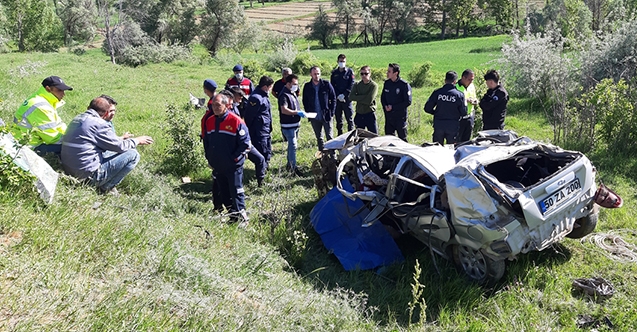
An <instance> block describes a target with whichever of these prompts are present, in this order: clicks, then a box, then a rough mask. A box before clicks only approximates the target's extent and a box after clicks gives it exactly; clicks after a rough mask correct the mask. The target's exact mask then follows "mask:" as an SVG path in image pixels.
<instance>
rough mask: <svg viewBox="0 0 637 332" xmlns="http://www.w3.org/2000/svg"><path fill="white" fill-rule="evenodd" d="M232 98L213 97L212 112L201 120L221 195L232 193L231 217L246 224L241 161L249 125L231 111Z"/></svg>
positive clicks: (221, 95)
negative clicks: (204, 119)
mask: <svg viewBox="0 0 637 332" xmlns="http://www.w3.org/2000/svg"><path fill="white" fill-rule="evenodd" d="M231 108H232V99H231V98H229V97H228V96H226V95H225V94H217V95H216V96H214V98H213V102H212V110H213V112H214V116H211V117H209V118H208V119H207V120H206V122H205V124H204V139H203V143H204V150H205V154H206V159H207V160H208V164H209V165H210V167H212V169H213V174H214V176H215V179H216V181H218V182H219V188H220V190H221V194H222V195H224V196H225V195H228V196H230V197H231V207H230V211H229V212H230V217H231V220H233V221H240V222H241V224H240V226H241V227H245V226H246V225H247V222H248V216H247V214H246V211H245V193H244V189H243V163H244V161H245V155H246V153H247V151H248V150H249V149H250V135H249V134H248V128H247V127H246V125H245V123H244V122H243V120H241V118H240V117H238V116H237V115H235V114H234V113H232V112H230V111H229V110H230V109H231Z"/></svg>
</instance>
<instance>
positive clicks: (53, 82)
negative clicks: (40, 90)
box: [42, 76, 73, 90]
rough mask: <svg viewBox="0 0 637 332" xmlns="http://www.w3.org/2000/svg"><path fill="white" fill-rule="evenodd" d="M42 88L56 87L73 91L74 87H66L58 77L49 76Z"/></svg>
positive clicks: (43, 82)
mask: <svg viewBox="0 0 637 332" xmlns="http://www.w3.org/2000/svg"><path fill="white" fill-rule="evenodd" d="M42 86H54V87H56V88H58V89H60V90H73V88H72V87H70V86H68V85H66V84H65V83H64V81H62V79H61V78H59V77H57V76H49V77H47V78H45V79H44V81H42Z"/></svg>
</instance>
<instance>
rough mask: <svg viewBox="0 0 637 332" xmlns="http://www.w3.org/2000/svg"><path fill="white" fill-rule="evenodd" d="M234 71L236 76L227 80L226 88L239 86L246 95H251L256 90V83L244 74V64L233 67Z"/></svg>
mask: <svg viewBox="0 0 637 332" xmlns="http://www.w3.org/2000/svg"><path fill="white" fill-rule="evenodd" d="M232 71H233V72H234V76H232V77H230V78H229V79H228V80H227V81H226V90H230V89H231V88H234V87H237V88H239V89H241V90H243V93H244V94H245V95H246V96H249V95H250V94H251V93H252V91H253V90H254V85H253V84H252V81H250V79H248V78H246V77H244V76H243V66H242V65H236V66H234V67H233V68H232Z"/></svg>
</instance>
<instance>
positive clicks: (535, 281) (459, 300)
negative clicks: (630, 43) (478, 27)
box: [0, 37, 637, 331]
mask: <svg viewBox="0 0 637 332" xmlns="http://www.w3.org/2000/svg"><path fill="white" fill-rule="evenodd" d="M503 40H505V37H492V38H485V39H484V40H482V41H481V40H479V39H471V40H464V41H463V40H452V41H446V42H435V43H430V44H412V45H400V46H382V47H379V48H367V49H351V50H345V53H346V54H347V56H348V61H349V62H350V64H356V65H360V64H363V63H370V64H372V65H373V66H379V67H381V66H384V65H386V62H389V61H395V62H398V63H401V65H403V68H406V69H407V70H408V69H409V68H410V66H412V65H413V64H415V63H420V62H421V61H425V60H428V61H432V62H433V63H434V68H435V71H436V72H438V73H442V72H444V71H446V70H448V69H455V70H457V71H461V70H462V69H464V68H465V67H470V68H474V67H480V68H482V66H483V64H485V63H486V62H488V61H489V60H490V59H493V58H494V57H495V56H496V54H495V53H494V54H491V53H484V52H482V53H480V52H473V53H469V51H471V50H472V49H480V48H486V49H491V48H493V47H494V46H493V45H496V44H498V43H501V42H502V41H503ZM461 45H465V46H461ZM410 50H412V51H410ZM458 50H464V51H461V52H467V53H466V55H467V56H466V57H462V56H458V53H456V52H460V51H458ZM445 51H446V52H448V56H446V57H445V56H444V52H445ZM339 52H341V51H338V50H333V51H332V50H330V51H316V52H315V54H317V55H318V56H319V57H320V58H324V59H329V60H331V61H332V60H333V61H335V57H336V54H338V53H339ZM391 54H393V56H391ZM462 54H465V53H462ZM420 55H424V56H422V57H421V56H420ZM232 61H234V58H233V60H232ZM231 66H232V65H230V66H228V64H222V65H221V66H220V65H219V64H217V63H216V62H212V61H197V62H193V63H189V62H181V63H178V64H168V65H167V64H163V65H149V66H145V67H140V68H136V69H132V68H126V67H121V66H113V65H112V64H110V63H109V62H108V59H107V58H106V57H105V56H104V55H102V54H101V53H100V52H99V51H98V50H90V51H89V52H87V53H86V54H85V55H83V56H76V55H73V54H66V53H61V54H2V55H0V73H1V75H0V99H1V100H2V101H0V117H2V118H3V119H4V120H5V121H6V120H10V119H11V117H12V114H13V112H14V110H15V109H16V108H17V106H18V105H19V104H20V103H21V102H22V101H23V100H24V98H25V97H26V96H27V95H28V94H30V93H31V92H33V91H35V90H36V89H37V88H38V85H39V84H40V82H41V80H42V78H43V77H45V76H48V75H59V76H61V77H62V78H64V79H65V81H66V82H67V83H68V84H70V85H72V86H73V87H74V90H73V91H70V92H69V93H68V94H67V97H66V98H65V99H66V101H67V105H66V106H64V108H63V109H62V111H61V116H62V118H63V119H64V120H66V121H67V122H69V121H70V119H71V118H72V117H73V116H75V115H76V114H79V113H81V112H82V111H83V110H84V109H86V107H87V105H88V103H89V101H90V99H91V98H94V97H96V96H98V95H100V94H102V93H106V94H109V95H111V96H113V97H114V98H115V99H117V100H118V102H119V105H118V113H117V115H116V118H115V120H114V121H115V124H116V128H117V130H118V132H124V131H129V132H132V133H134V134H137V135H142V134H149V135H151V136H153V138H155V142H156V143H155V144H153V145H150V146H144V147H140V152H141V154H142V160H141V163H140V164H139V165H138V167H137V169H135V170H134V171H133V172H132V173H131V174H130V175H129V177H127V178H126V179H125V181H124V182H123V183H122V185H121V186H120V188H121V190H120V192H121V193H122V196H120V197H111V196H99V195H97V194H96V193H95V190H94V189H93V188H90V187H86V186H82V185H79V184H77V183H75V182H74V181H72V180H71V179H69V178H67V177H63V178H62V179H61V180H60V183H59V184H58V189H57V193H56V198H55V200H54V203H53V204H52V205H50V206H44V205H43V204H41V203H40V202H39V201H38V200H37V199H35V198H31V200H23V199H22V198H21V197H10V198H4V199H3V200H2V201H0V215H2V216H3V217H2V218H1V219H0V289H1V291H2V296H1V297H0V330H11V331H52V330H62V331H68V330H79V331H87V330H88V331H121V330H143V331H150V330H152V331H183V330H186V331H211V330H224V331H225V330H230V331H232V330H264V331H265V330H267V331H299V330H319V331H322V330H330V331H335V330H339V331H373V330H378V331H387V330H408V329H411V330H444V331H521V330H533V331H535V330H540V331H546V330H566V331H576V330H578V328H577V327H576V324H575V320H576V317H577V315H579V314H588V315H590V316H592V317H594V318H596V319H603V318H604V317H608V319H609V320H610V321H612V323H613V324H614V325H615V326H616V328H615V330H618V331H630V330H634V329H635V328H637V305H636V304H635V301H634V298H635V295H637V280H636V277H635V275H637V267H636V266H635V264H634V263H620V262H617V261H614V260H611V259H609V258H607V257H606V256H605V255H604V253H603V252H602V251H601V250H600V249H598V248H597V247H596V246H594V245H592V244H590V243H587V242H586V243H580V242H579V241H576V240H569V239H567V240H564V241H563V242H561V244H559V245H557V246H555V247H554V248H549V249H547V250H545V251H543V252H540V253H530V254H527V255H521V256H520V257H519V259H518V260H516V261H513V262H507V272H506V274H505V276H504V278H503V279H502V281H501V282H500V283H498V284H497V285H496V286H495V287H494V288H482V287H479V286H477V285H475V284H472V283H469V282H467V281H466V280H465V278H464V277H463V276H462V275H461V274H459V273H458V272H456V271H455V269H454V268H453V267H452V265H451V264H450V263H449V262H446V261H444V260H443V259H441V258H440V257H437V256H436V258H435V260H432V258H431V256H430V252H429V250H427V249H426V248H425V247H424V246H423V245H421V244H420V243H418V242H417V241H415V240H413V239H410V238H408V237H405V238H403V239H401V240H400V241H399V242H398V245H399V246H400V248H401V249H402V250H403V253H404V254H405V256H406V260H405V262H404V263H401V264H394V265H391V266H388V267H386V268H383V269H382V270H379V271H377V272H374V271H352V272H346V271H343V269H342V267H341V266H340V264H339V263H338V261H337V260H336V259H335V257H334V256H333V255H331V254H329V253H328V252H327V251H326V250H325V248H324V247H323V245H322V243H321V241H320V239H319V238H318V235H317V234H316V233H315V232H314V231H313V230H312V228H311V226H310V224H309V212H310V210H311V209H312V207H313V206H314V204H315V203H316V201H317V197H316V191H315V190H314V189H313V187H312V179H311V177H310V176H309V175H308V176H307V177H304V178H297V179H290V178H289V177H288V176H287V175H286V174H285V173H284V172H283V168H284V167H283V166H284V164H285V144H284V143H283V142H282V139H281V134H280V130H279V128H278V126H277V124H278V121H277V120H276V119H275V121H274V123H275V129H274V132H273V134H274V137H273V142H274V158H273V160H272V163H271V167H270V170H269V175H268V177H267V181H266V186H265V187H264V188H257V187H256V181H255V179H254V167H253V165H252V164H251V163H247V164H246V177H245V181H244V182H245V187H246V192H247V195H248V196H249V199H248V201H247V205H248V209H249V211H250V212H251V224H250V227H249V228H248V229H247V230H246V231H243V230H239V229H237V228H236V226H235V225H227V224H224V223H220V222H219V220H220V218H219V216H218V215H216V214H215V213H214V212H213V211H212V203H211V202H210V199H211V196H210V194H209V190H210V186H211V182H210V170H209V169H207V168H205V167H202V169H200V170H197V171H195V172H193V173H192V174H190V177H191V178H192V179H193V182H192V183H189V184H182V183H181V182H180V179H179V178H177V177H175V176H172V175H170V174H165V172H164V166H163V163H164V161H165V160H166V155H165V154H166V150H167V147H168V146H170V145H171V144H172V143H171V141H170V140H169V137H167V135H165V134H163V129H162V128H163V126H165V125H166V124H167V120H166V105H167V104H174V105H178V106H181V105H183V104H185V103H186V102H187V100H188V99H187V98H188V92H193V93H195V94H196V95H202V92H201V83H202V81H203V80H204V79H205V78H209V77H211V78H214V79H215V80H216V81H217V82H218V83H220V84H223V82H224V80H225V78H226V77H227V76H229V75H230V68H231ZM487 66H488V65H487ZM304 79H305V80H307V79H308V78H304ZM432 88H433V87H429V88H423V89H418V90H416V91H415V93H414V95H415V97H414V98H415V99H414V100H415V101H414V106H413V107H412V108H411V109H410V120H409V121H410V127H409V129H410V131H409V135H410V140H411V141H412V142H415V143H421V142H423V141H426V140H429V139H430V137H431V133H432V129H431V118H430V116H428V115H425V114H424V112H422V105H423V104H424V101H425V100H426V98H427V97H428V94H429V92H430V90H431V89H432ZM274 113H275V114H276V113H277V112H276V111H275V112H274ZM201 115H202V114H201V111H192V113H190V114H188V115H186V116H185V117H186V118H188V119H189V121H191V123H192V127H193V135H194V134H195V133H196V132H197V128H198V120H199V118H200V117H201ZM379 120H380V122H381V128H382V122H383V119H382V116H381V117H380V119H379ZM507 128H510V129H514V130H516V131H517V132H518V133H520V134H523V135H528V136H530V137H532V138H535V139H542V140H549V139H550V138H551V137H552V130H551V128H550V126H549V124H548V123H547V122H546V121H545V120H544V115H543V113H542V112H541V111H537V110H536V106H535V105H532V103H531V102H530V101H526V100H518V99H513V100H512V102H511V110H510V114H509V117H508V118H507ZM201 149H202V148H201ZM315 149H316V148H315V139H314V138H313V134H312V130H311V127H310V126H309V125H308V123H306V122H305V121H304V122H303V127H302V128H301V137H300V143H299V152H298V159H299V161H300V164H301V165H302V166H304V167H305V169H308V168H309V165H310V164H311V162H312V160H313V155H314V152H315ZM199 153H201V150H199ZM590 157H591V158H592V159H593V162H594V163H595V164H596V166H597V167H598V172H599V173H598V177H599V178H602V179H603V180H604V182H605V183H606V184H607V185H609V186H611V187H612V188H613V189H616V190H617V191H618V192H619V193H620V194H621V195H622V196H623V197H624V198H625V207H624V208H622V209H617V210H602V214H601V217H600V222H599V225H598V231H600V232H608V231H611V230H616V229H626V228H634V220H635V213H634V211H635V208H637V206H635V200H634V197H635V195H636V192H635V189H634V188H635V184H636V181H635V180H636V179H637V177H635V175H634V174H635V172H634V170H637V166H636V165H637V163H635V161H634V158H631V157H625V156H608V155H605V154H604V153H603V152H601V153H596V154H592V155H591V156H590ZM201 158H203V155H202V157H201ZM0 190H1V189H0ZM97 203H101V205H100V204H97ZM98 205H99V206H98ZM633 243H634V241H633ZM416 260H418V261H419V262H420V266H421V268H422V276H421V279H420V282H421V283H422V284H423V285H424V286H425V288H424V293H423V297H422V298H423V299H424V300H425V302H426V305H427V310H426V318H427V319H426V322H425V325H424V326H418V325H417V324H416V321H417V317H418V314H419V310H418V309H416V314H415V316H414V321H413V322H409V321H408V305H409V302H410V301H412V293H411V286H410V283H412V282H413V280H412V275H413V273H414V271H415V269H414V266H415V262H416ZM434 265H436V266H437V267H438V268H439V269H440V270H441V275H438V274H437V273H436V272H435V267H434ZM590 276H602V277H605V278H607V279H609V280H610V281H611V282H613V284H614V285H615V287H616V289H617V292H616V294H615V296H614V297H612V298H611V299H609V300H608V301H606V302H602V303H596V302H593V301H590V300H588V299H586V298H582V297H578V296H574V295H572V294H571V286H570V285H571V281H572V280H573V279H575V278H581V277H590ZM411 323H413V325H412V324H411ZM410 325H411V327H410ZM600 330H603V328H601V329H600Z"/></svg>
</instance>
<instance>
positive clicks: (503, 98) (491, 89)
mask: <svg viewBox="0 0 637 332" xmlns="http://www.w3.org/2000/svg"><path fill="white" fill-rule="evenodd" d="M484 81H485V82H486V85H487V88H488V90H487V93H485V94H484V96H483V97H482V99H480V108H481V109H482V130H489V129H500V130H502V129H504V118H505V117H506V113H507V103H508V102H509V94H508V93H507V91H506V90H505V89H504V88H503V87H502V85H500V83H499V82H500V75H499V74H498V72H497V71H495V69H491V70H489V71H487V73H486V74H484Z"/></svg>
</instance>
